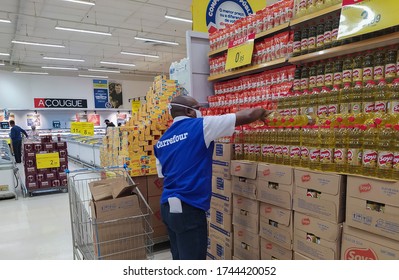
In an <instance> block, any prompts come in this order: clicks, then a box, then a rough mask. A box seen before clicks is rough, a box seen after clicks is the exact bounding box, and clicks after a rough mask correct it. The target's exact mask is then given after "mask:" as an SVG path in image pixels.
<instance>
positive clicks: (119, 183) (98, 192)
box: [89, 177, 135, 201]
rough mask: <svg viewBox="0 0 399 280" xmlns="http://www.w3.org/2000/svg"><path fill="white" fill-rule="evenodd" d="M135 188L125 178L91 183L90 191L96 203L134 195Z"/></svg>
mask: <svg viewBox="0 0 399 280" xmlns="http://www.w3.org/2000/svg"><path fill="white" fill-rule="evenodd" d="M134 188H135V186H134V185H131V184H129V183H128V182H127V181H126V179H125V178H123V177H118V178H108V179H103V180H98V181H93V182H90V183H89V189H90V192H91V195H92V197H93V200H94V201H100V200H104V199H109V198H117V197H119V196H121V195H123V194H125V193H129V194H130V193H132V191H133V190H134Z"/></svg>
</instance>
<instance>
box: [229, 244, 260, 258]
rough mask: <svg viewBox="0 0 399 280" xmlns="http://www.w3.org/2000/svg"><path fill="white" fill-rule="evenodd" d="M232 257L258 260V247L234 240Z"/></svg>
mask: <svg viewBox="0 0 399 280" xmlns="http://www.w3.org/2000/svg"><path fill="white" fill-rule="evenodd" d="M234 257H236V258H238V259H240V260H260V249H259V247H257V248H255V247H253V246H251V245H248V244H245V243H242V242H239V241H236V240H234Z"/></svg>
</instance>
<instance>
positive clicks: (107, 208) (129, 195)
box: [67, 167, 154, 260]
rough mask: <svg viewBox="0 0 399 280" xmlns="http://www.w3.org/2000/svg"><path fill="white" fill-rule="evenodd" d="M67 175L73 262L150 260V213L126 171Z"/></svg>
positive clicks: (104, 170) (97, 170) (99, 170)
mask: <svg viewBox="0 0 399 280" xmlns="http://www.w3.org/2000/svg"><path fill="white" fill-rule="evenodd" d="M67 174H68V187H69V204H70V214H71V227H72V242H73V244H72V245H73V257H74V259H84V260H121V259H129V260H130V259H152V258H153V245H154V242H153V239H152V234H153V229H152V225H151V215H152V214H153V212H152V210H151V208H150V207H149V205H148V203H147V201H146V200H145V199H144V197H143V195H142V194H141V192H140V190H139V189H138V188H137V187H136V185H135V183H134V181H133V180H132V178H131V177H130V176H129V174H128V172H127V170H126V168H123V167H109V168H101V169H88V168H87V169H79V170H75V171H67Z"/></svg>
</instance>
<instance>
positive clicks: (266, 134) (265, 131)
mask: <svg viewBox="0 0 399 280" xmlns="http://www.w3.org/2000/svg"><path fill="white" fill-rule="evenodd" d="M269 143H270V127H267V126H264V127H262V130H261V140H260V161H262V162H267V160H266V156H267V145H269Z"/></svg>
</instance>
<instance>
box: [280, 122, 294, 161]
mask: <svg viewBox="0 0 399 280" xmlns="http://www.w3.org/2000/svg"><path fill="white" fill-rule="evenodd" d="M291 145H292V127H291V126H288V127H287V128H285V129H284V144H283V148H282V151H283V164H284V165H291V157H290V150H291Z"/></svg>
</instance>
